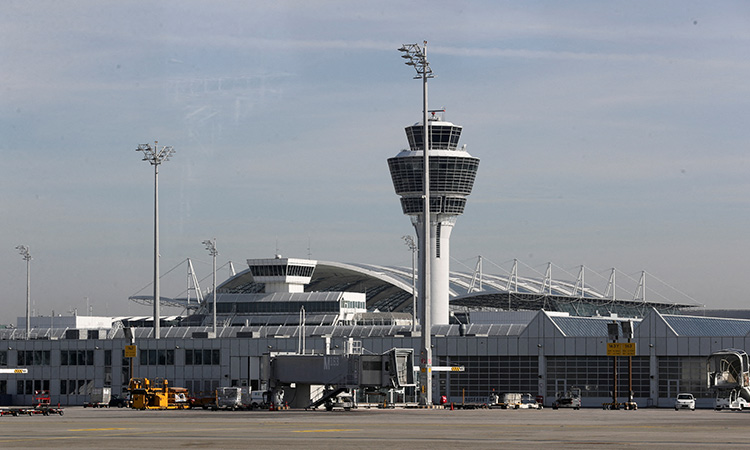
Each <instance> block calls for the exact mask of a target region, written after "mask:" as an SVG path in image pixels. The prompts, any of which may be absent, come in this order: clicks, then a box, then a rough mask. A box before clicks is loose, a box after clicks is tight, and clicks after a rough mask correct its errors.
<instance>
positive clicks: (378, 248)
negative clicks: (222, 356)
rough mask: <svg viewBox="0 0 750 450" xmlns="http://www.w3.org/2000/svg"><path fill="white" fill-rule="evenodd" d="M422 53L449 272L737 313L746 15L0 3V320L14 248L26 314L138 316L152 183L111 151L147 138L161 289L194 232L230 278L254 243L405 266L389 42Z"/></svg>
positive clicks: (649, 7)
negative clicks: (474, 163)
mask: <svg viewBox="0 0 750 450" xmlns="http://www.w3.org/2000/svg"><path fill="white" fill-rule="evenodd" d="M423 40H427V41H429V44H428V59H429V61H430V63H431V67H432V69H433V71H434V72H435V73H436V74H437V78H435V79H434V80H431V82H430V87H429V89H430V91H429V99H430V106H431V107H435V108H438V107H445V108H446V109H447V115H446V119H447V120H450V121H453V122H454V123H456V124H460V125H462V126H463V127H464V132H463V135H462V139H461V143H462V144H467V150H468V151H469V152H470V153H471V154H472V155H473V156H476V157H478V158H480V159H481V163H480V167H479V173H478V176H477V182H476V185H475V187H474V192H473V193H472V195H471V196H470V197H469V201H468V204H467V207H466V211H465V214H464V215H463V216H462V217H460V218H459V220H458V223H457V225H456V227H455V229H454V232H453V234H452V242H451V253H452V257H453V258H455V260H454V261H453V262H452V263H451V265H452V269H453V270H469V269H467V268H466V267H470V268H473V266H474V264H475V261H476V258H477V256H478V255H482V256H483V257H484V258H485V260H484V261H485V262H484V270H485V271H487V272H495V273H504V271H507V270H510V267H511V265H512V262H511V261H512V260H513V259H514V258H518V259H519V260H520V261H521V262H522V263H523V265H522V268H521V272H522V275H529V276H532V275H535V272H534V270H536V271H538V272H540V273H544V271H545V268H546V264H547V262H548V261H551V262H553V263H554V264H555V267H554V268H553V276H558V277H562V278H568V279H570V278H575V275H576V274H577V273H578V267H579V266H580V265H582V264H583V265H586V267H587V270H588V272H587V275H586V281H587V282H588V283H589V284H590V285H592V286H593V287H594V288H596V289H599V290H602V291H603V290H604V288H605V286H606V281H607V280H606V277H607V276H608V274H609V271H610V270H611V268H612V267H615V268H617V270H618V272H620V273H619V274H618V282H619V283H621V287H618V292H621V293H622V297H623V298H626V299H627V298H628V297H629V296H630V297H631V298H632V295H633V292H634V291H635V284H636V281H635V280H637V279H638V277H639V276H640V272H641V271H642V270H645V271H647V272H648V273H649V274H652V275H653V276H655V277H658V280H661V281H663V282H664V283H666V284H668V285H670V286H673V287H674V288H676V289H677V290H679V291H681V292H684V293H685V294H687V295H688V296H689V297H690V298H692V299H694V300H695V302H697V303H700V304H706V305H707V306H708V307H710V308H720V307H745V306H746V301H745V292H746V291H747V288H746V285H747V272H748V269H749V267H748V254H749V253H750V244H749V242H748V237H747V230H748V224H749V222H750V208H749V206H750V176H748V175H749V174H750V157H749V156H748V147H749V146H750V117H749V116H750V3H747V2H744V1H736V2H732V1H728V2H721V1H717V2H699V1H682V0H681V1H673V2H670V1H662V2H653V1H637V2H628V1H625V2H601V1H598V0H597V1H594V0H592V1H569V2H558V1H524V2H499V1H494V0H492V1H476V2H446V1H430V2H405V1H398V2H393V1H377V2H352V1H320V0H316V1H312V2H311V1H279V0H276V1H274V2H246V1H236V2H208V1H205V2H204V1H184V0H180V1H156V2H155V1H127V2H102V1H98V0H97V1H82V0H77V1H74V2H73V1H70V2H63V1H55V2H52V1H33V2H29V1H5V2H4V3H3V14H2V15H0V64H1V65H0V74H2V86H1V87H2V94H1V96H0V106H2V108H1V109H0V150H1V152H2V153H1V154H2V156H3V158H2V164H1V165H0V192H2V195H0V231H1V232H2V233H1V234H0V250H1V251H0V286H2V296H3V297H2V305H3V309H2V311H3V314H2V316H0V323H13V322H15V317H17V316H22V315H24V314H25V298H26V270H25V263H24V261H23V259H22V257H21V255H19V254H18V252H17V251H16V250H15V249H14V247H15V246H16V245H19V244H25V245H28V246H29V247H30V249H31V254H32V257H33V260H32V261H31V298H32V301H33V304H34V309H35V310H36V312H37V313H38V314H44V315H49V314H50V313H51V311H52V310H55V311H56V312H58V313H59V312H63V313H66V312H67V311H68V310H69V309H72V308H77V309H78V311H79V313H83V312H84V310H85V305H86V298H88V299H89V302H90V304H91V305H92V307H93V311H94V313H95V314H144V315H148V314H150V312H151V308H150V307H149V306H141V305H136V304H133V303H132V302H129V301H128V300H127V297H128V296H129V295H132V294H134V293H136V292H137V291H139V290H140V289H141V288H143V287H144V286H146V285H147V284H148V283H149V282H150V281H151V279H152V276H153V272H152V271H153V266H152V264H153V193H154V176H153V175H154V171H153V168H152V166H150V165H149V164H148V163H147V162H143V161H141V156H142V155H141V154H140V153H136V151H135V148H136V147H137V146H138V144H141V143H147V142H150V143H153V141H154V140H158V141H159V143H160V145H161V144H164V145H171V146H174V148H175V150H176V154H175V156H174V157H173V159H172V160H170V161H168V162H166V163H164V164H163V165H162V166H161V168H160V171H159V172H160V173H159V175H160V176H159V187H160V205H161V208H160V211H161V212H160V221H161V255H162V259H161V271H162V273H165V272H167V271H168V270H169V269H170V268H172V267H174V266H176V265H177V264H178V263H180V261H183V260H185V259H186V258H192V259H193V261H194V264H195V268H196V271H197V272H198V275H199V277H200V278H204V277H207V278H206V280H205V281H204V283H205V284H204V287H208V286H209V283H210V271H211V265H210V256H209V255H208V252H207V251H206V250H205V249H204V248H203V245H202V244H201V241H203V240H204V239H208V238H212V237H216V238H217V247H218V250H219V252H220V255H219V257H218V264H219V265H222V264H224V263H225V262H227V261H228V260H231V261H233V262H234V263H235V264H236V266H237V268H238V270H243V269H244V268H246V264H245V260H246V259H247V258H262V257H272V256H273V255H274V253H276V252H277V251H278V252H280V253H281V254H282V255H284V256H295V257H307V256H308V254H310V255H311V256H312V258H315V259H319V260H330V261H341V262H364V263H374V264H387V265H403V266H408V265H410V261H411V254H410V252H409V250H408V249H407V248H406V246H405V245H404V243H403V241H402V240H401V236H402V235H406V234H413V233H414V232H413V229H412V227H411V224H410V222H409V219H408V218H407V217H405V216H403V215H402V214H401V209H400V205H399V201H398V197H397V196H396V195H395V193H394V191H393V186H392V183H391V179H390V175H389V172H388V167H387V164H386V159H387V158H389V157H391V156H395V155H396V154H397V153H398V152H399V150H400V149H402V148H405V147H406V146H407V142H406V137H405V133H404V130H403V128H404V127H405V126H407V125H410V124H412V123H414V122H417V121H419V120H420V119H421V94H422V92H421V84H420V82H419V81H417V80H413V79H412V76H413V75H414V71H413V69H412V68H410V67H407V66H405V65H404V64H403V61H404V60H403V59H401V58H400V53H399V52H398V51H397V49H398V47H400V46H401V44H404V43H414V42H422V41H423ZM462 264H465V265H466V267H465V266H463V265H462ZM498 266H499V267H502V269H500V268H499V267H498ZM532 269H533V270H532ZM566 272H568V273H570V274H572V275H569V274H568V273H566ZM597 274H598V275H597ZM226 276H228V272H226V271H224V272H222V273H220V275H219V277H220V279H224V278H225V277H226ZM186 280H187V275H186V269H185V268H184V266H183V268H180V269H177V270H175V271H174V272H172V273H171V274H169V275H168V276H166V277H165V279H164V281H163V284H162V295H165V296H171V295H177V294H178V293H179V292H180V291H181V290H183V289H184V288H185V286H186V282H187V281H186ZM647 286H648V287H649V288H651V287H653V288H654V289H655V290H657V291H658V292H661V293H662V294H661V295H667V296H668V299H669V300H671V301H677V302H688V303H689V302H691V300H690V298H686V297H684V296H680V295H679V294H678V293H676V292H675V291H671V290H669V289H664V288H663V287H662V286H663V285H662V283H661V282H659V281H657V280H656V279H654V278H650V279H647ZM142 293H143V294H149V293H150V290H149V289H147V290H145V291H144V292H142ZM647 298H648V299H650V300H654V301H663V300H664V298H662V297H658V296H657V295H656V294H654V295H651V294H647ZM162 311H163V312H165V313H167V314H170V313H171V314H176V313H179V310H174V309H169V308H167V309H163V310H162Z"/></svg>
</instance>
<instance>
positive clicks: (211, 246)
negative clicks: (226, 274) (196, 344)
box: [203, 238, 219, 337]
mask: <svg viewBox="0 0 750 450" xmlns="http://www.w3.org/2000/svg"><path fill="white" fill-rule="evenodd" d="M203 245H205V246H206V250H208V253H209V254H210V255H211V256H212V257H213V259H214V266H213V267H214V270H213V274H214V282H213V293H214V301H213V303H214V305H213V324H214V328H213V330H214V337H216V256H217V255H218V254H219V252H218V251H217V250H216V238H213V240H209V239H206V240H205V241H203Z"/></svg>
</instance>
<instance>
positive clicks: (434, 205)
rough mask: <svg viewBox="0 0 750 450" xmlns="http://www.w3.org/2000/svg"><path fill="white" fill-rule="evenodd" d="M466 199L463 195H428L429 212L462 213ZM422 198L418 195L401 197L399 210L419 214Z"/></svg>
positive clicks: (422, 207) (422, 205)
mask: <svg viewBox="0 0 750 450" xmlns="http://www.w3.org/2000/svg"><path fill="white" fill-rule="evenodd" d="M464 208H466V199H465V198H463V197H446V196H442V195H437V196H431V197H430V212H431V213H434V214H439V213H443V214H463V213H464ZM423 209H424V200H423V199H422V198H420V197H401V210H402V212H403V213H404V214H421V213H422V210H423Z"/></svg>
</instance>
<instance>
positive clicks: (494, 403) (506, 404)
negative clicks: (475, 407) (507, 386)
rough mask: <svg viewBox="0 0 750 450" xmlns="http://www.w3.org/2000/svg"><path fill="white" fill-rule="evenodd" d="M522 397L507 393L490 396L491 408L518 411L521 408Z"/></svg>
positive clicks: (515, 393)
mask: <svg viewBox="0 0 750 450" xmlns="http://www.w3.org/2000/svg"><path fill="white" fill-rule="evenodd" d="M521 400H522V395H521V394H520V393H517V392H506V393H504V394H500V395H499V396H498V395H497V394H492V395H490V401H489V403H490V406H491V407H499V408H502V409H518V408H520V407H521Z"/></svg>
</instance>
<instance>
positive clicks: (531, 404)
mask: <svg viewBox="0 0 750 450" xmlns="http://www.w3.org/2000/svg"><path fill="white" fill-rule="evenodd" d="M518 408H521V409H542V408H543V406H542V404H541V403H537V401H536V398H534V397H533V396H532V395H531V394H523V396H522V397H521V403H520V404H519V405H518V406H516V409H518Z"/></svg>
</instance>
